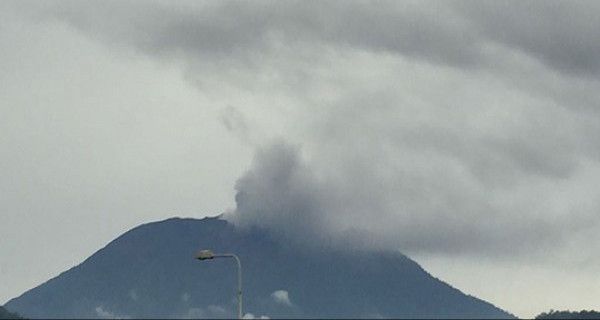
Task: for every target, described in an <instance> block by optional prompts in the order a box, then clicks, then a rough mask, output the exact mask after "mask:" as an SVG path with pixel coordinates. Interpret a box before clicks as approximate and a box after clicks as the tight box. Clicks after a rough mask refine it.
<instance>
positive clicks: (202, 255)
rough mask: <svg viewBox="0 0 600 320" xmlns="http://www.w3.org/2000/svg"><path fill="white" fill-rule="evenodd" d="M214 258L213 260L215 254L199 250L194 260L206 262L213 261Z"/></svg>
mask: <svg viewBox="0 0 600 320" xmlns="http://www.w3.org/2000/svg"><path fill="white" fill-rule="evenodd" d="M214 258H215V254H214V253H213V252H212V251H210V250H200V251H198V253H197V254H196V259H198V260H208V259H214Z"/></svg>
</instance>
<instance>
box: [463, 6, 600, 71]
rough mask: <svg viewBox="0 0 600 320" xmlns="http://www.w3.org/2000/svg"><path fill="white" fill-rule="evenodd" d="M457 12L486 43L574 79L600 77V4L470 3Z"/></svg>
mask: <svg viewBox="0 0 600 320" xmlns="http://www.w3.org/2000/svg"><path fill="white" fill-rule="evenodd" d="M456 4H457V5H456V6H455V7H456V8H458V10H457V11H458V12H461V13H462V16H463V17H464V18H465V19H467V20H469V21H470V22H471V23H472V25H473V27H474V28H476V29H477V30H478V31H480V33H481V38H482V39H486V40H488V41H494V42H497V43H501V44H504V45H506V46H509V47H513V48H516V49H518V50H522V51H524V52H526V53H527V54H529V55H531V56H532V57H534V58H536V59H539V60H541V61H543V62H544V63H546V64H547V65H549V66H551V67H553V68H555V69H557V70H559V71H563V72H566V73H570V74H573V75H577V74H581V75H588V76H591V75H593V76H597V75H598V72H599V71H600V61H599V60H598V56H600V42H598V41H593V40H592V39H597V38H598V37H599V36H600V33H599V32H598V30H600V20H598V19H597V16H598V12H600V4H599V3H598V2H597V1H539V0H538V1H522V2H517V1H466V2H458V3H456Z"/></svg>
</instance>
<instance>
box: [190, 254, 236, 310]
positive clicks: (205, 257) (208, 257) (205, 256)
mask: <svg viewBox="0 0 600 320" xmlns="http://www.w3.org/2000/svg"><path fill="white" fill-rule="evenodd" d="M214 258H234V259H235V261H236V262H237V267H238V268H237V276H238V291H237V298H238V319H242V262H241V261H240V258H238V256H236V255H235V254H233V253H219V254H215V253H214V252H212V251H211V250H200V251H199V252H198V254H196V259H198V260H211V259H214Z"/></svg>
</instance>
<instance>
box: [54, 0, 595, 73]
mask: <svg viewBox="0 0 600 320" xmlns="http://www.w3.org/2000/svg"><path fill="white" fill-rule="evenodd" d="M598 9H599V6H598V4H597V3H595V2H589V1H579V2H565V1H526V2H519V3H517V2H511V1H479V2H477V1H461V2H458V1H455V2H441V1H440V2H427V3H414V2H385V1H353V2H322V1H308V2H307V1H302V2H299V1H275V2H269V1H263V2H258V3H256V2H252V3H248V2H241V1H220V2H202V3H200V4H198V3H193V2H178V3H176V4H175V5H169V6H167V5H164V4H161V3H157V2H155V3H145V4H144V5H143V6H140V5H139V4H137V3H135V2H122V1H117V2H101V3H100V2H98V3H95V2H92V3H90V2H83V3H82V2H71V3H68V5H67V4H65V3H64V2H60V3H59V5H57V6H55V7H52V8H50V9H49V11H50V12H53V14H56V15H58V16H59V17H61V18H65V19H67V20H68V21H70V22H71V23H73V24H74V25H76V26H78V27H80V28H81V29H83V30H86V31H87V32H89V33H91V34H93V35H95V36H100V37H103V38H106V37H108V38H109V39H110V41H117V42H122V41H125V42H126V43H133V44H135V45H136V46H137V47H138V48H140V49H142V50H144V51H145V52H147V53H150V54H159V55H163V54H181V53H183V54H190V55H202V56H207V55H208V56H210V57H211V58H213V59H224V58H235V59H242V60H245V61H249V60H250V61H251V60H252V59H253V57H254V58H256V56H260V55H262V54H264V52H265V51H268V50H270V49H271V47H272V46H273V45H274V44H276V43H285V44H286V45H290V44H293V45H316V44H322V45H329V46H336V47H346V48H348V49H359V50H371V51H384V52H389V53H392V54H401V55H405V56H408V57H412V58H415V59H420V60H426V61H430V62H432V63H438V64H446V65H451V66H457V67H477V66H485V65H487V66H493V65H496V64H498V63H500V62H499V61H496V59H495V57H494V55H490V50H491V51H494V50H497V49H494V48H493V47H491V46H494V45H495V46H500V47H502V46H505V47H508V48H511V49H516V50H519V51H522V52H524V53H526V54H528V55H530V56H531V57H532V58H534V59H538V60H540V61H542V62H543V63H545V64H547V65H548V66H550V67H552V68H555V69H556V70H559V71H561V72H567V73H570V74H574V75H577V74H581V75H587V76H589V75H597V73H598V71H599V68H600V62H598V59H596V57H597V56H599V55H600V45H599V44H598V43H597V41H589V40H590V39H594V38H596V37H597V35H598V32H597V30H599V29H600V22H598V20H597V19H595V16H596V14H597V12H598ZM246 59H248V60H246Z"/></svg>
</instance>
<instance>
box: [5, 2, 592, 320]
mask: <svg viewBox="0 0 600 320" xmlns="http://www.w3.org/2000/svg"><path fill="white" fill-rule="evenodd" d="M599 15H600V3H598V2H591V1H590V2H586V1H577V2H575V1H568V2H567V1H564V2H553V1H530V2H522V1H514V2H505V1H489V2H485V1H477V2H474V1H473V2H462V1H461V2H458V1H440V2H420V1H419V2H397V1H394V2H383V1H377V2H349V1H337V2H333V1H331V2H323V1H304V2H287V1H277V2H226V1H218V2H171V1H169V2H160V1H159V2H151V1H145V2H124V1H115V2H111V1H102V2H100V1H97V2H84V1H73V2H69V1H60V2H50V1H44V2H21V1H18V2H11V1H4V2H0V148H1V149H0V150H2V157H0V177H1V179H0V206H1V207H0V212H1V215H2V216H1V217H2V219H1V221H0V234H1V235H2V238H1V239H0V241H1V242H0V257H2V259H0V287H1V290H0V303H3V302H5V301H7V300H8V299H10V298H12V297H15V296H17V295H19V294H21V293H22V292H23V291H25V290H26V289H29V288H31V287H33V286H35V285H37V284H40V283H41V282H43V281H45V280H47V279H49V278H50V277H53V276H55V275H57V274H58V273H60V272H61V271H64V270H66V269H67V268H69V267H71V266H74V265H76V264H78V263H79V262H81V261H82V260H83V259H85V258H86V257H87V256H89V255H90V254H92V253H93V252H95V251H96V250H97V249H99V248H101V247H102V246H104V245H105V244H106V243H107V242H109V241H110V240H112V239H113V238H115V237H116V236H118V235H119V234H121V233H123V232H124V231H126V230H128V229H130V228H132V227H134V226H136V225H138V224H141V223H144V222H148V221H153V220H158V219H164V218H168V217H172V216H191V217H198V218H201V217H204V216H215V215H218V214H221V213H223V212H225V213H226V217H227V218H228V219H229V220H231V221H232V222H234V223H236V224H238V225H240V226H248V225H255V224H258V225H261V226H266V227H269V228H271V229H272V230H273V231H274V232H276V233H277V234H279V235H281V236H283V237H289V238H290V239H291V240H293V241H299V242H304V243H306V244H307V245H311V241H307V240H306V239H312V241H315V240H318V241H319V242H320V243H321V242H322V241H327V242H328V243H330V244H331V245H334V246H337V245H343V244H346V245H347V244H351V245H353V246H354V245H355V246H361V247H365V248H367V249H368V248H385V249H390V250H400V251H402V252H404V253H406V254H408V255H409V256H410V257H412V258H413V259H415V260H416V261H417V262H419V263H421V264H422V265H423V266H424V267H425V269H427V270H428V271H430V272H431V273H432V274H433V275H435V276H436V277H439V278H441V279H443V280H445V281H446V282H449V283H450V284H452V285H453V286H455V287H457V288H459V289H461V290H463V291H464V292H466V293H469V294H473V295H475V296H478V297H480V298H482V299H485V300H488V301H490V302H492V303H494V304H496V305H497V306H499V307H501V308H504V309H506V310H508V311H510V312H513V313H515V314H516V315H518V316H524V317H532V316H534V315H536V314H538V313H540V312H542V311H548V310H549V309H551V308H553V309H571V310H573V309H584V308H587V309H591V308H595V309H600V302H599V301H598V299H597V297H598V296H600V277H597V274H600V256H599V255H598V254H597V253H598V252H599V251H600V233H598V232H597V230H598V228H599V227H600V215H599V213H600V188H598V184H599V183H600V139H599V138H598V137H600V81H599V80H600V59H598V57H600V41H598V39H600V32H599V31H598V30H600V20H599V19H598V18H597V17H598V16H599Z"/></svg>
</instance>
